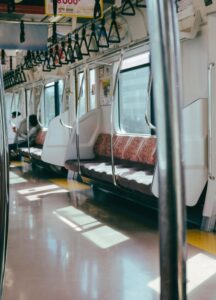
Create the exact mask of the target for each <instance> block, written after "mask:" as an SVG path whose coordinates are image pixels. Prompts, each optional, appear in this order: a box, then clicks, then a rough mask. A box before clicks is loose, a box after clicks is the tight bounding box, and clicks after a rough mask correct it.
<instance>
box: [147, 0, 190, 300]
mask: <svg viewBox="0 0 216 300" xmlns="http://www.w3.org/2000/svg"><path fill="white" fill-rule="evenodd" d="M147 12H148V24H149V34H150V44H151V58H152V71H153V80H154V101H155V110H156V111H155V112H156V124H157V135H158V166H159V207H160V211H159V224H160V273H161V299H162V300H180V299H181V300H185V299H186V298H187V296H186V275H185V274H186V263H185V259H186V246H185V227H186V225H185V195H184V193H185V192H184V176H183V168H182V150H181V148H182V142H181V72H180V42H179V33H178V24H177V14H176V6H175V1H174V0H165V1H161V0H148V1H147Z"/></svg>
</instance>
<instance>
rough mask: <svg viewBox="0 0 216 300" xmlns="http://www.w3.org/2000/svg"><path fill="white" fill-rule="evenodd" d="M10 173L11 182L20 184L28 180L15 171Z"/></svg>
mask: <svg viewBox="0 0 216 300" xmlns="http://www.w3.org/2000/svg"><path fill="white" fill-rule="evenodd" d="M9 175H10V184H18V183H23V182H27V180H26V179H24V178H22V177H21V176H19V175H17V174H15V173H14V172H11V171H10V173H9Z"/></svg>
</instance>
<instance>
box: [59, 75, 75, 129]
mask: <svg viewBox="0 0 216 300" xmlns="http://www.w3.org/2000/svg"><path fill="white" fill-rule="evenodd" d="M68 76H69V75H67V76H66V77H65V79H64V87H63V92H62V100H61V113H60V117H59V121H60V124H61V125H62V126H63V127H65V128H67V129H72V128H73V126H70V125H67V124H65V123H64V121H63V120H62V113H63V112H62V107H63V104H64V97H66V86H67V80H69V79H68V78H69V77H68Z"/></svg>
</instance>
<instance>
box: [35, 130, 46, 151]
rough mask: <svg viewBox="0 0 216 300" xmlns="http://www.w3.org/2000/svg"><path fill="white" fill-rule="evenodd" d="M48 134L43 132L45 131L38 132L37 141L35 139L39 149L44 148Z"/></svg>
mask: <svg viewBox="0 0 216 300" xmlns="http://www.w3.org/2000/svg"><path fill="white" fill-rule="evenodd" d="M46 134H47V131H43V130H40V131H38V133H37V136H36V139H35V144H36V145H37V147H39V148H42V147H43V144H44V141H45V138H46Z"/></svg>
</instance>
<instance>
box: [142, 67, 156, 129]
mask: <svg viewBox="0 0 216 300" xmlns="http://www.w3.org/2000/svg"><path fill="white" fill-rule="evenodd" d="M152 83H153V76H152V72H151V71H150V74H149V81H148V90H147V92H148V95H147V101H146V109H145V121H146V124H147V125H148V127H149V128H150V129H151V130H154V131H156V129H157V128H156V126H154V125H153V124H152V123H151V121H150V120H149V114H148V104H149V105H150V103H151V90H152Z"/></svg>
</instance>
